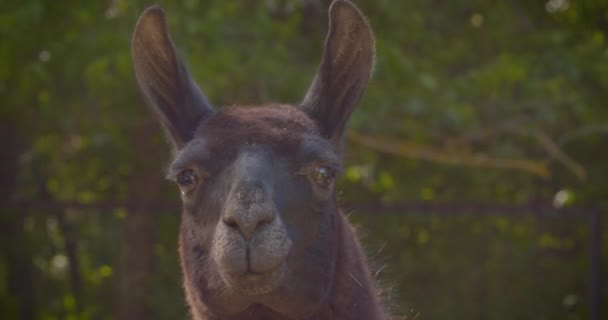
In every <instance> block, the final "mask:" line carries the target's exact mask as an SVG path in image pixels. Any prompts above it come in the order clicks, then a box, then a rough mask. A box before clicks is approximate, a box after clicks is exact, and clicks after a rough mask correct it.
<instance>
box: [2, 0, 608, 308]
mask: <svg viewBox="0 0 608 320" xmlns="http://www.w3.org/2000/svg"><path fill="white" fill-rule="evenodd" d="M158 2H159V3H160V4H161V5H162V6H163V7H164V8H165V10H166V12H167V14H168V21H169V27H170V30H171V33H172V35H173V39H174V41H175V42H176V44H177V47H178V48H179V50H180V51H181V53H182V56H183V57H184V58H185V59H186V60H187V61H188V63H189V65H190V68H191V72H192V73H193V76H194V78H195V79H196V80H197V81H198V83H199V84H200V86H201V87H202V88H203V90H204V91H205V92H206V93H207V95H208V96H209V97H210V99H211V100H212V101H213V103H214V104H215V105H217V106H221V105H226V104H255V103H261V102H270V101H281V102H294V103H297V102H299V101H300V100H301V98H302V96H303V94H304V92H305V91H306V88H307V86H308V84H309V82H310V80H311V78H312V76H313V74H314V72H315V70H316V66H317V63H318V62H319V60H320V56H321V48H322V44H323V39H324V37H325V33H326V28H327V8H328V6H329V3H330V1H329V0H265V1H262V0H259V1H242V0H241V1H239V0H230V1H228V0H177V1H168V0H167V1H162V0H160V1H158ZM355 3H356V4H357V5H358V6H359V7H360V8H361V9H362V10H363V11H364V12H365V14H366V15H367V16H368V17H369V20H370V22H371V25H372V26H373V28H374V30H375V33H376V37H377V62H376V70H375V75H374V79H373V80H372V82H371V85H370V87H369V90H368V91H367V93H366V96H365V97H364V99H363V102H362V104H361V105H360V107H359V109H358V110H357V111H356V112H355V113H354V117H353V119H352V121H351V126H350V128H351V130H350V131H349V135H348V148H347V152H346V164H347V166H346V171H345V174H344V175H343V177H341V180H340V186H339V188H340V190H342V192H341V196H340V197H341V202H342V203H343V207H344V208H345V209H346V211H347V212H348V213H349V214H350V217H351V220H352V221H353V223H355V224H356V225H357V227H358V229H359V233H360V234H361V236H362V241H363V242H364V243H365V247H366V250H367V252H368V254H369V256H370V258H371V260H372V263H373V265H374V270H375V271H374V272H375V273H376V277H377V278H378V279H379V280H378V281H379V282H380V283H381V284H382V291H383V294H384V296H386V297H387V298H388V299H389V300H390V301H391V305H393V306H394V308H393V309H395V310H396V312H395V313H396V314H398V315H401V316H403V317H404V318H405V319H467V320H470V319H479V320H482V319H505V320H507V319H535V320H536V319H539V320H540V319H572V320H574V319H594V320H597V319H600V318H601V317H602V316H604V317H606V316H608V299H607V297H606V294H605V291H604V292H603V291H602V290H603V289H604V288H605V284H606V274H608V273H607V272H606V271H608V270H607V269H608V268H607V266H608V264H607V263H604V264H603V265H602V263H601V260H602V258H603V259H604V261H605V260H606V258H607V256H608V234H607V233H606V232H604V230H605V229H606V228H605V227H606V224H607V222H606V221H607V220H608V219H604V220H603V222H602V219H601V217H602V216H603V215H605V213H606V211H607V210H608V185H607V181H608V106H607V105H606V101H608V39H607V38H606V37H607V30H608V1H606V0H585V1H569V0H548V1H524V0H519V1H513V0H497V1H482V0H468V1H447V0H408V1H389V0H373V1H372V0H366V1H364V0H359V1H355ZM149 4H151V3H149V2H147V1H140V0H138V1H128V0H105V1H101V0H100V1H74V0H66V1H53V0H27V1H25V0H24V1H15V0H13V1H11V0H8V1H2V3H0V145H1V149H2V151H1V152H0V159H1V160H0V164H1V165H0V177H1V180H0V210H1V213H0V239H1V242H0V248H1V251H0V315H1V316H0V317H1V318H2V319H26V320H27V319H119V320H120V319H135V320H138V319H185V318H187V310H186V307H185V303H184V298H183V294H182V290H181V284H180V282H181V275H180V271H179V264H178V257H177V251H176V248H177V230H178V223H179V211H180V204H179V201H178V200H179V195H178V189H177V188H176V187H175V186H173V185H171V184H170V183H168V182H165V181H164V180H163V178H162V177H163V168H164V166H165V163H166V161H167V160H168V158H169V155H170V149H169V146H168V144H167V143H165V141H164V139H163V136H162V132H161V130H160V127H159V126H158V125H157V123H156V121H155V120H154V119H153V118H152V117H151V116H150V114H149V112H148V110H146V109H145V107H144V105H143V103H142V101H141V99H140V96H139V94H138V92H137V90H136V85H135V82H134V79H133V72H132V68H131V62H130V52H129V41H130V36H131V31H132V29H133V27H134V25H135V22H136V19H137V17H138V15H139V14H140V13H141V11H142V9H143V8H145V7H146V6H147V5H149ZM603 319H606V318H603Z"/></svg>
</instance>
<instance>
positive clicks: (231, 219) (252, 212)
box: [222, 184, 276, 240]
mask: <svg viewBox="0 0 608 320" xmlns="http://www.w3.org/2000/svg"><path fill="white" fill-rule="evenodd" d="M227 209H228V210H226V211H225V212H224V215H223V217H222V220H223V222H224V223H225V224H226V225H227V226H228V227H230V228H232V229H235V230H237V231H238V232H240V233H241V235H242V236H243V237H244V238H245V239H247V240H249V239H251V237H252V236H253V234H254V233H255V231H256V230H257V229H258V228H259V227H260V226H263V225H265V224H269V223H271V222H272V221H273V220H274V219H275V218H276V209H275V207H274V205H272V203H271V202H270V201H269V199H268V197H267V195H266V193H265V192H264V188H263V187H262V186H261V185H259V184H247V185H244V186H241V187H239V188H238V189H237V191H236V192H235V193H234V195H233V197H232V199H230V203H229V204H228V206H227Z"/></svg>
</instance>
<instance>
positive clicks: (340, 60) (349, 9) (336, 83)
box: [301, 0, 375, 148]
mask: <svg viewBox="0 0 608 320" xmlns="http://www.w3.org/2000/svg"><path fill="white" fill-rule="evenodd" d="M374 42H375V40H374V33H373V32H372V29H371V27H370V26H369V24H368V22H367V20H366V19H365V17H364V16H363V14H362V13H361V11H359V9H358V8H357V7H356V6H355V5H354V4H353V3H352V2H350V1H347V0H334V2H333V3H332V4H331V6H330V8H329V31H328V33H327V38H326V39H325V48H324V50H323V58H322V60H321V65H320V66H319V70H318V71H317V74H316V75H315V78H314V80H313V82H312V84H311V86H310V88H309V89H308V92H307V93H306V97H305V98H304V101H303V102H302V104H301V107H302V109H303V110H304V111H305V112H306V113H307V114H308V115H309V116H310V117H311V118H312V119H313V120H315V121H316V122H317V125H318V126H319V129H320V131H321V134H322V135H323V136H324V137H325V138H327V139H329V140H330V141H332V142H333V143H334V144H335V145H337V146H338V148H340V146H341V144H342V136H343V135H344V129H345V126H346V123H347V122H348V119H349V117H350V115H351V113H352V112H353V111H354V110H355V107H356V106H357V104H358V103H359V100H360V99H361V96H362V95H363V93H364V92H365V88H366V87H367V83H368V81H369V79H370V77H371V75H372V70H373V67H374V55H375V49H374Z"/></svg>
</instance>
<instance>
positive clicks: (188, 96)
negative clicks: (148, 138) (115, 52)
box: [131, 6, 213, 149]
mask: <svg viewBox="0 0 608 320" xmlns="http://www.w3.org/2000/svg"><path fill="white" fill-rule="evenodd" d="M131 58H132V59H133V66H134V69H135V77H136V79H137V84H138V85H139V89H140V90H141V92H142V94H143V95H144V97H145V99H146V100H147V103H148V104H149V105H150V107H152V109H154V111H155V112H156V114H157V115H158V117H159V118H160V121H161V123H162V125H163V127H164V129H165V130H166V132H167V133H168V136H169V138H170V140H171V142H172V143H173V145H174V147H175V148H177V149H180V148H181V147H183V146H184V145H185V144H186V143H187V142H188V141H190V140H191V139H192V137H193V135H194V131H195V130H196V127H197V126H198V124H199V123H200V121H201V120H202V119H203V118H205V117H207V116H208V115H210V114H211V113H212V112H213V109H212V107H211V105H210V104H209V102H208V100H207V98H206V97H205V95H204V94H203V93H202V91H201V90H200V89H199V87H198V86H197V85H196V83H194V81H193V80H192V78H191V77H190V75H189V74H188V71H187V70H186V67H185V66H184V64H183V62H182V61H181V60H180V58H179V57H178V56H177V53H176V50H175V47H174V46H173V43H172V42H171V38H170V37H169V33H168V31H167V23H166V20H165V15H164V13H163V10H162V9H161V8H160V7H158V6H153V7H150V8H148V9H146V10H145V11H144V13H142V15H141V16H140V17H139V20H138V21H137V26H135V31H134V32H133V38H132V39H131Z"/></svg>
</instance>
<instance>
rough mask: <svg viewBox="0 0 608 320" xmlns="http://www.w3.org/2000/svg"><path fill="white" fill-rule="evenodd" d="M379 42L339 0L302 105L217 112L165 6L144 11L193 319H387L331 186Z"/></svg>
mask: <svg viewBox="0 0 608 320" xmlns="http://www.w3.org/2000/svg"><path fill="white" fill-rule="evenodd" d="M373 42H374V38H373V34H372V32H371V29H370V27H369V25H368V24H367V22H366V20H365V18H364V17H363V16H362V14H361V13H360V12H359V10H358V9H357V8H356V7H355V6H354V5H353V4H352V3H350V2H348V1H346V0H336V1H335V2H334V3H333V4H332V6H331V8H330V31H329V33H328V37H327V40H326V45H325V51H324V55H323V61H322V63H321V66H320V68H319V71H318V73H317V76H316V77H315V80H314V81H313V84H312V85H311V87H310V89H309V91H308V94H307V95H306V98H305V99H304V102H303V103H302V104H301V105H300V106H291V105H280V104H275V105H268V106H260V107H225V108H222V109H220V110H218V111H215V110H214V108H212V107H211V105H210V104H209V102H208V101H207V99H206V98H205V96H204V95H203V94H202V91H200V89H198V87H197V86H196V84H194V82H193V81H192V80H191V78H190V76H189V75H188V73H187V70H186V69H185V68H184V67H183V63H182V62H181V61H180V60H179V59H178V58H177V55H176V54H175V49H174V48H173V45H172V43H171V40H170V38H169V35H168V33H167V30H166V23H165V20H164V15H163V13H162V11H161V10H160V8H158V7H152V8H149V9H148V10H146V12H144V13H143V14H142V17H141V18H140V20H139V22H138V26H137V27H136V30H135V32H134V36H133V41H132V50H133V62H134V65H135V74H136V78H137V80H138V84H139V86H140V89H141V91H142V93H143V95H144V96H145V97H146V99H147V100H148V103H149V105H150V106H151V107H152V109H153V110H154V111H155V112H156V113H157V114H158V116H159V120H160V121H161V123H162V124H163V126H164V128H165V130H166V132H167V134H168V137H169V139H170V141H171V142H172V143H173V146H174V147H175V151H176V153H175V157H174V159H173V162H172V164H171V165H170V167H169V172H168V178H169V179H171V180H174V181H176V182H178V185H179V186H180V189H181V190H182V200H183V205H184V209H183V214H182V223H181V228H180V240H179V252H180V259H181V265H182V271H183V275H184V290H185V292H186V298H187V301H188V304H189V306H190V309H191V312H192V317H193V318H194V319H196V320H240V319H250V320H256V319H260V320H261V319H271V320H272V319H276V320H282V319H302V320H305V319H344V320H348V319H369V320H380V319H386V315H385V313H384V311H383V308H382V306H381V303H380V301H379V298H378V296H377V292H376V288H375V285H374V281H373V278H372V276H371V273H370V271H369V269H368V267H367V263H366V261H365V256H364V254H363V251H362V250H361V247H360V245H359V243H358V241H357V237H356V234H355V231H354V229H353V227H352V226H351V225H350V223H349V222H348V220H347V218H346V216H345V215H344V214H343V213H342V212H341V211H340V210H339V208H338V205H337V200H336V192H335V189H334V180H333V179H334V175H333V173H334V172H339V171H340V168H341V163H340V162H341V161H340V154H341V148H342V140H343V135H344V129H345V124H346V123H347V120H348V118H349V116H350V114H351V113H352V111H353V110H354V108H355V107H356V105H357V103H358V101H359V99H360V97H361V96H362V94H363V92H364V90H365V87H366V85H367V82H368V80H369V78H370V75H371V70H372V66H373V56H374V43H373Z"/></svg>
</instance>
